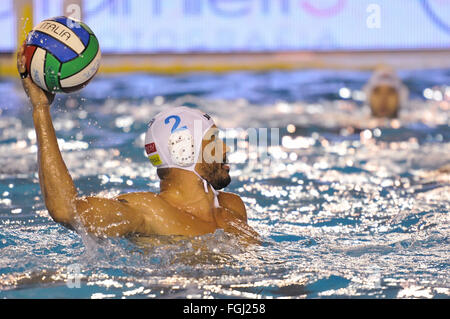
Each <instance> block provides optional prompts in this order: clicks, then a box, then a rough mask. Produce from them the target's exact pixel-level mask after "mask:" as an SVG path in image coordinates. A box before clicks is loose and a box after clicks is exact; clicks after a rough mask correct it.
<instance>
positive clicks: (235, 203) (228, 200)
mask: <svg viewBox="0 0 450 319" xmlns="http://www.w3.org/2000/svg"><path fill="white" fill-rule="evenodd" d="M219 204H220V205H221V206H222V207H225V208H227V209H230V210H232V211H233V212H235V213H237V214H239V215H240V216H241V217H242V218H243V220H245V221H247V210H246V209H245V204H244V202H243V201H242V198H241V197H240V196H239V195H237V194H233V193H228V192H221V191H220V192H219Z"/></svg>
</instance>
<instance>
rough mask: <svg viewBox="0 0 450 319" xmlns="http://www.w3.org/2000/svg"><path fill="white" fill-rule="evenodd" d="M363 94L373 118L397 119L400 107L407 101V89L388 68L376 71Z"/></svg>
mask: <svg viewBox="0 0 450 319" xmlns="http://www.w3.org/2000/svg"><path fill="white" fill-rule="evenodd" d="M364 92H365V94H366V99H367V102H368V104H369V106H370V110H371V113H372V116H374V117H381V118H396V117H398V113H399V110H400V108H401V106H403V105H405V103H406V101H407V99H408V89H407V88H406V86H405V85H403V83H402V82H401V80H400V79H399V78H398V76H397V75H396V74H395V72H394V71H393V70H391V69H388V68H382V69H379V70H376V71H375V72H374V74H373V75H372V77H371V78H370V80H369V82H368V83H367V84H366V85H365V87H364Z"/></svg>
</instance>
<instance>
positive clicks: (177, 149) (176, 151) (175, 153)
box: [168, 129, 195, 167]
mask: <svg viewBox="0 0 450 319" xmlns="http://www.w3.org/2000/svg"><path fill="white" fill-rule="evenodd" d="M168 147H169V154H170V157H171V159H172V161H173V163H175V164H176V165H179V166H182V167H186V166H191V165H192V164H194V163H195V148H194V139H193V138H192V134H191V132H190V131H189V130H188V129H183V130H177V131H175V132H173V133H172V134H171V135H170V136H169V140H168Z"/></svg>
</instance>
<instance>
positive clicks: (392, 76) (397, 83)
mask: <svg viewBox="0 0 450 319" xmlns="http://www.w3.org/2000/svg"><path fill="white" fill-rule="evenodd" d="M380 85H387V86H390V87H392V88H394V89H395V90H396V91H397V92H398V95H399V98H400V105H401V106H404V105H405V104H406V103H407V100H408V95H409V91H408V88H407V87H406V86H405V85H404V84H403V83H402V81H401V80H400V78H399V77H398V76H397V74H396V73H395V71H394V70H392V69H390V68H381V69H379V70H376V71H375V72H374V73H373V74H372V77H371V78H370V80H369V81H368V82H367V84H366V85H365V86H364V88H363V91H364V93H365V95H366V99H368V98H369V96H370V94H372V91H373V90H374V89H375V88H376V87H377V86H380Z"/></svg>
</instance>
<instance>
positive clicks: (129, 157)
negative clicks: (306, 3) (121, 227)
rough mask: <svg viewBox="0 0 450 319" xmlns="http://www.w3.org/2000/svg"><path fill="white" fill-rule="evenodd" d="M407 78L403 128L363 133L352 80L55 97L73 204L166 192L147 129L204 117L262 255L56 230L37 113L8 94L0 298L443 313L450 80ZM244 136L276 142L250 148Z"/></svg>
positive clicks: (259, 77) (203, 83) (257, 77)
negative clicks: (437, 307) (271, 300)
mask: <svg viewBox="0 0 450 319" xmlns="http://www.w3.org/2000/svg"><path fill="white" fill-rule="evenodd" d="M399 74H400V76H401V77H402V80H403V81H404V82H405V84H406V85H407V86H408V87H409V90H410V100H409V102H408V105H405V106H404V107H403V108H402V110H401V112H400V117H399V119H395V120H374V119H371V118H370V114H369V112H368V108H367V106H366V105H365V104H364V99H363V97H362V95H361V93H362V92H361V88H362V86H363V85H364V83H365V82H366V81H367V80H368V78H369V77H370V73H368V72H358V71H334V70H303V71H273V72H266V73H260V72H233V73H227V74H208V73H192V74H182V75H177V76H163V75H151V74H121V75H110V76H97V77H96V78H95V79H94V81H92V82H91V83H90V84H89V85H88V87H86V88H85V89H84V90H82V91H81V92H79V93H77V94H72V95H58V96H57V98H56V100H55V103H54V105H53V106H52V115H53V119H54V126H55V129H56V131H57V137H58V143H59V146H60V149H61V150H62V154H63V158H64V160H65V162H66V164H67V167H68V169H69V171H70V173H71V175H72V177H73V179H74V181H75V184H76V186H77V188H78V190H79V193H80V195H92V194H98V195H99V196H106V197H112V196H115V195H117V194H119V193H126V192H136V191H152V192H158V189H159V182H158V178H157V176H156V171H155V169H154V168H152V167H151V165H150V163H149V162H148V159H147V158H146V157H145V155H144V150H143V139H144V133H145V131H146V126H147V123H148V122H149V121H150V119H151V118H152V117H153V115H155V114H156V113H158V112H159V111H161V110H163V109H166V108H169V107H173V106H175V105H188V106H191V107H196V108H200V109H202V110H204V111H206V112H208V113H209V114H211V115H212V117H213V118H214V120H215V121H216V123H217V125H218V126H219V127H221V128H222V129H223V134H224V138H226V141H227V143H228V144H229V145H230V146H231V148H232V152H231V153H230V156H229V159H230V161H231V163H232V164H231V175H232V182H231V184H230V185H229V187H227V189H226V190H227V191H230V192H234V193H237V194H238V195H240V196H241V197H242V199H243V201H244V202H245V204H246V207H247V212H248V217H249V224H250V225H251V226H252V227H253V228H254V229H255V230H257V231H258V232H259V233H260V234H261V236H262V238H263V241H264V242H263V244H262V245H250V246H246V245H242V243H240V242H239V240H238V239H237V238H235V237H233V236H232V235H229V234H226V233H224V232H223V231H220V230H218V231H217V232H216V233H214V234H209V235H205V236H200V237H198V238H193V239H186V238H184V239H183V238H181V239H180V238H164V237H153V238H146V239H141V240H139V241H135V240H128V239H117V238H114V239H107V240H101V241H99V240H97V239H94V238H91V237H89V236H87V235H84V234H83V233H75V232H72V231H70V230H68V229H66V228H64V227H63V226H61V225H58V224H56V223H55V222H53V220H52V219H51V218H50V216H49V215H48V212H47V210H46V208H45V206H44V203H43V200H42V196H41V193H40V188H39V179H38V174H37V146H36V137H35V133H34V127H33V123H32V118H31V109H30V107H29V106H28V104H27V100H26V98H25V96H24V93H23V91H22V88H21V86H20V83H19V82H18V81H17V80H11V79H0V298H188V297H189V298H190V297H193V298H211V297H214V298H267V297H275V298H281V297H283V298H341V297H355V298H449V297H450V276H449V259H448V256H449V233H450V232H449V230H450V228H449V217H448V207H449V202H450V195H449V194H450V192H449V190H450V167H449V166H448V164H449V163H450V129H449V109H450V87H449V86H448V85H449V83H450V70H421V71H408V70H404V71H400V72H399ZM342 88H346V89H348V90H350V92H351V96H352V97H351V98H343V97H342V96H341V95H342V94H340V92H342V90H341V89H342ZM249 128H254V129H258V128H267V129H268V131H270V129H271V128H274V129H276V130H275V131H274V133H273V135H274V141H275V142H274V143H273V144H271V141H268V144H269V147H268V149H263V148H262V147H261V145H260V147H259V148H256V147H255V146H254V145H252V144H251V143H250V144H249V143H248V138H247V136H246V134H245V133H246V132H249V131H248V129H249ZM277 134H278V135H277ZM233 136H234V137H233ZM238 142H239V143H238ZM259 151H261V152H266V153H267V154H268V156H267V157H265V158H262V157H260V156H258V154H259V153H258V152H259ZM254 158H256V160H254Z"/></svg>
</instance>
